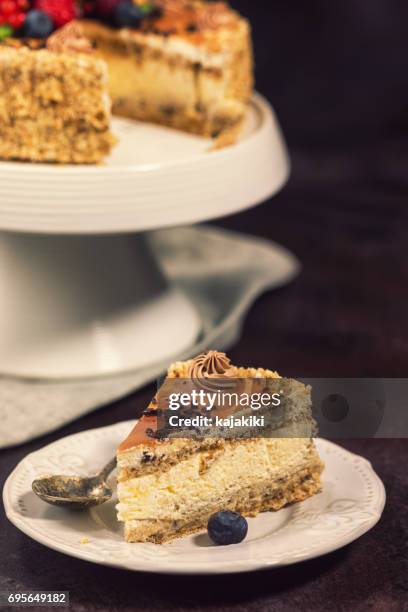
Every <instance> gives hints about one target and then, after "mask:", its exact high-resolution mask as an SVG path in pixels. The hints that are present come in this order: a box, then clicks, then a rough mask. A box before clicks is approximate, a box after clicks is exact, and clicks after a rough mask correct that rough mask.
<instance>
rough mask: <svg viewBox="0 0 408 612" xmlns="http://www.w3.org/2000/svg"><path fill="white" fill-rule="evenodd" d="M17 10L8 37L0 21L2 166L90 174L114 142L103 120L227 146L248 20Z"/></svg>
mask: <svg viewBox="0 0 408 612" xmlns="http://www.w3.org/2000/svg"><path fill="white" fill-rule="evenodd" d="M12 2H13V0H11V3H12ZM16 2H17V0H16ZM22 5H24V6H26V12H25V13H24V12H23V13H21V15H20V16H21V19H20V21H21V25H20V27H17V28H16V29H15V31H14V33H13V32H12V28H11V27H10V28H9V30H6V33H7V32H8V33H9V34H11V35H10V36H7V35H5V34H4V31H5V30H4V25H3V26H1V23H2V20H3V22H4V19H5V18H6V17H3V19H2V16H1V12H0V39H1V38H2V39H3V40H2V42H1V44H0V158H1V159H17V160H18V159H20V160H27V161H46V162H60V163H97V162H99V161H101V160H103V158H104V157H105V156H106V155H107V154H108V153H109V152H110V150H111V148H112V146H113V144H114V142H115V138H114V137H113V136H112V134H111V132H110V114H111V110H112V112H113V113H114V114H117V115H121V116H124V117H129V118H134V119H138V120H143V121H151V122H154V123H158V124H161V125H165V126H169V127H173V128H178V129H181V130H185V131H188V132H192V133H195V134H199V135H202V136H206V137H212V138H217V139H218V143H219V144H220V145H223V144H228V143H230V142H233V141H234V140H235V138H236V136H237V134H238V131H239V128H240V126H241V125H242V121H243V119H244V117H245V112H246V109H247V104H248V100H249V96H250V94H251V91H252V86H253V81H252V52H251V39H250V27H249V24H248V22H247V20H245V19H244V18H242V17H241V16H240V15H238V13H236V12H235V11H233V10H232V9H231V8H230V7H229V6H228V5H227V4H226V3H224V2H203V1H197V0H155V1H154V2H143V1H140V2H136V1H134V2H132V1H131V0H120V1H115V0H110V1H109V2H107V1H102V0H101V1H100V2H98V1H97V0H95V2H93V3H92V2H86V3H84V6H79V5H78V4H77V3H75V2H74V1H73V0H61V1H60V3H58V2H56V1H55V0H33V2H32V3H29V2H25V0H24V1H23V3H22ZM64 7H65V9H68V8H69V9H70V10H66V11H65V12H63V11H62V9H63V8H64ZM85 9H86V10H85ZM0 11H1V3H0ZM16 19H17V17H16ZM9 20H10V19H9ZM60 26H61V27H60ZM2 27H3V35H2V29H1V28H2Z"/></svg>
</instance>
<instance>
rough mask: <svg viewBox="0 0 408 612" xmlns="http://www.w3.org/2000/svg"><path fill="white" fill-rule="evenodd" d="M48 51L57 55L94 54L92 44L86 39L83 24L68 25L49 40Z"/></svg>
mask: <svg viewBox="0 0 408 612" xmlns="http://www.w3.org/2000/svg"><path fill="white" fill-rule="evenodd" d="M47 49H48V50H49V51H55V52H56V53H70V52H72V53H92V51H93V49H92V45H91V42H90V41H89V40H88V39H87V38H86V37H85V35H84V32H83V30H82V27H81V24H80V23H78V22H77V21H71V22H70V23H67V25H65V26H64V27H63V28H60V29H59V30H57V31H56V32H54V34H52V35H51V36H50V37H49V38H48V40H47Z"/></svg>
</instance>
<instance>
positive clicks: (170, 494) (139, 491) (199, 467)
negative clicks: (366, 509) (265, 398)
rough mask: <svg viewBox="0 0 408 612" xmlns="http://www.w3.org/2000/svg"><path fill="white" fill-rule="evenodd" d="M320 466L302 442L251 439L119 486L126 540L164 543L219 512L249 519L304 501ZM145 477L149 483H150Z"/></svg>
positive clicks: (318, 485)
mask: <svg viewBox="0 0 408 612" xmlns="http://www.w3.org/2000/svg"><path fill="white" fill-rule="evenodd" d="M322 468H323V466H322V463H321V461H320V459H319V457H318V455H317V452H316V450H315V448H314V445H313V443H306V442H305V440H303V439H302V440H296V439H292V440H273V441H270V440H269V441H268V440H252V441H248V442H247V443H242V442H241V443H237V444H236V445H235V446H231V447H230V448H227V449H226V450H225V452H220V453H219V454H218V455H217V453H215V454H214V455H212V456H210V457H208V455H206V454H205V453H204V454H201V453H199V454H198V456H193V457H192V458H190V459H189V460H187V461H185V462H181V463H180V464H179V466H177V467H175V468H172V469H171V470H170V472H168V473H167V475H166V477H165V478H164V479H163V478H161V477H160V475H159V474H156V475H151V476H150V477H149V476H147V477H146V478H145V479H144V478H139V479H134V480H131V481H128V482H126V483H121V484H119V497H120V499H121V500H122V501H121V503H120V504H119V507H118V510H119V520H123V521H124V522H125V537H126V539H127V541H129V542H135V541H137V542H139V541H151V542H156V543H158V542H160V543H162V542H165V541H168V540H170V539H173V538H175V537H179V536H181V535H184V534H186V533H193V532H194V531H197V530H200V529H204V528H205V527H206V525H207V522H208V519H209V517H210V516H211V515H212V514H213V513H214V512H217V511H219V510H232V511H235V512H240V513H241V514H245V515H247V516H248V515H249V516H254V515H256V514H257V513H258V512H262V511H265V510H279V509H280V508H282V507H283V506H285V505H287V504H288V503H293V502H298V501H303V500H304V499H306V498H307V497H309V496H311V495H314V494H315V493H317V492H318V491H319V490H320V488H321V483H320V474H321V471H322ZM149 479H150V480H149Z"/></svg>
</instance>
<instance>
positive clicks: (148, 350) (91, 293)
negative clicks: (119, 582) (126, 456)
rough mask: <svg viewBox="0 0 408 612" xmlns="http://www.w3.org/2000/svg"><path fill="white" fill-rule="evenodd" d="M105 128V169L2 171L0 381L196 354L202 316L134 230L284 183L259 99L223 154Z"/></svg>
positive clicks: (222, 208) (97, 371)
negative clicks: (108, 134)
mask: <svg viewBox="0 0 408 612" xmlns="http://www.w3.org/2000/svg"><path fill="white" fill-rule="evenodd" d="M113 129H114V130H115V131H116V133H117V136H118V146H117V147H116V148H115V150H114V152H113V153H112V155H111V156H110V157H109V158H108V159H107V160H106V162H105V164H104V165H101V166H59V165H52V164H21V163H17V162H14V163H13V162H1V163H0V229H1V230H4V233H3V234H0V375H5V374H7V375H14V376H18V377H28V378H41V379H50V380H55V379H59V378H76V377H96V376H100V375H106V374H113V373H118V372H121V371H126V370H133V369H137V368H141V367H148V366H149V365H152V364H160V363H161V362H163V366H165V365H167V364H168V362H169V361H170V360H171V359H172V358H173V357H178V356H179V355H180V354H181V353H182V352H184V351H186V350H187V349H188V348H189V347H191V346H192V345H193V343H194V340H195V339H196V338H197V336H198V334H199V331H200V320H199V317H198V315H197V313H196V311H195V309H194V308H193V306H192V305H191V304H190V303H189V301H188V300H187V298H186V297H185V296H184V295H183V294H181V293H179V292H178V291H177V290H176V289H174V288H171V287H169V286H168V285H167V284H166V281H165V279H164V278H163V276H162V274H161V272H160V270H159V268H158V265H157V263H156V261H155V260H154V257H153V256H152V254H151V253H150V252H149V250H148V248H147V245H146V243H145V240H144V238H143V235H142V232H146V231H149V230H154V229H159V228H164V227H174V226H179V225H187V224H191V223H197V222H201V221H208V220H210V219H215V218H217V217H222V216H225V215H230V214H232V213H236V212H238V211H241V210H244V209H246V208H249V207H250V206H255V205H256V204H258V203H260V202H262V201H264V200H266V199H267V198H269V197H271V196H272V195H273V194H275V193H276V192H277V191H279V189H281V187H282V186H283V184H284V183H285V181H286V179H287V177H288V174H289V160H288V155H287V152H286V147H285V143H284V141H283V138H282V134H281V131H280V128H279V125H278V122H277V120H276V117H275V115H274V113H273V110H272V108H271V107H270V105H269V104H268V103H267V102H266V100H264V99H263V98H262V97H260V96H258V95H254V97H253V99H252V101H251V104H250V105H249V108H248V115H247V118H246V121H245V125H244V126H243V129H242V132H241V134H240V136H239V138H238V141H237V142H236V144H234V145H232V146H229V147H226V148H224V149H220V150H214V143H213V142H212V141H210V140H207V139H205V138H199V137H197V136H192V135H191V134H185V133H183V132H179V131H176V130H170V129H167V128H163V127H160V126H154V125H149V124H145V123H138V122H136V121H130V120H126V119H119V118H116V119H115V120H114V121H113ZM133 234H134V235H133ZM166 362H167V364H166Z"/></svg>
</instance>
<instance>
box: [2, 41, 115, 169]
mask: <svg viewBox="0 0 408 612" xmlns="http://www.w3.org/2000/svg"><path fill="white" fill-rule="evenodd" d="M107 82H108V72H107V68H106V65H105V64H104V62H102V61H100V60H99V59H97V58H95V57H93V56H92V55H90V54H87V53H83V52H72V50H69V51H68V50H67V51H62V52H59V51H58V52H56V51H54V50H50V49H47V48H46V47H45V45H43V46H40V45H38V43H36V44H34V41H32V44H30V41H19V40H13V41H8V43H7V44H3V45H1V46H0V158H1V159H8V160H29V161H33V162H59V163H75V164H94V163H98V162H100V161H102V160H103V159H104V158H105V157H106V155H108V153H109V152H110V150H111V148H112V146H113V144H114V142H115V139H114V137H113V135H112V134H111V132H110V117H111V109H110V101H109V97H108V92H107Z"/></svg>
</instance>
